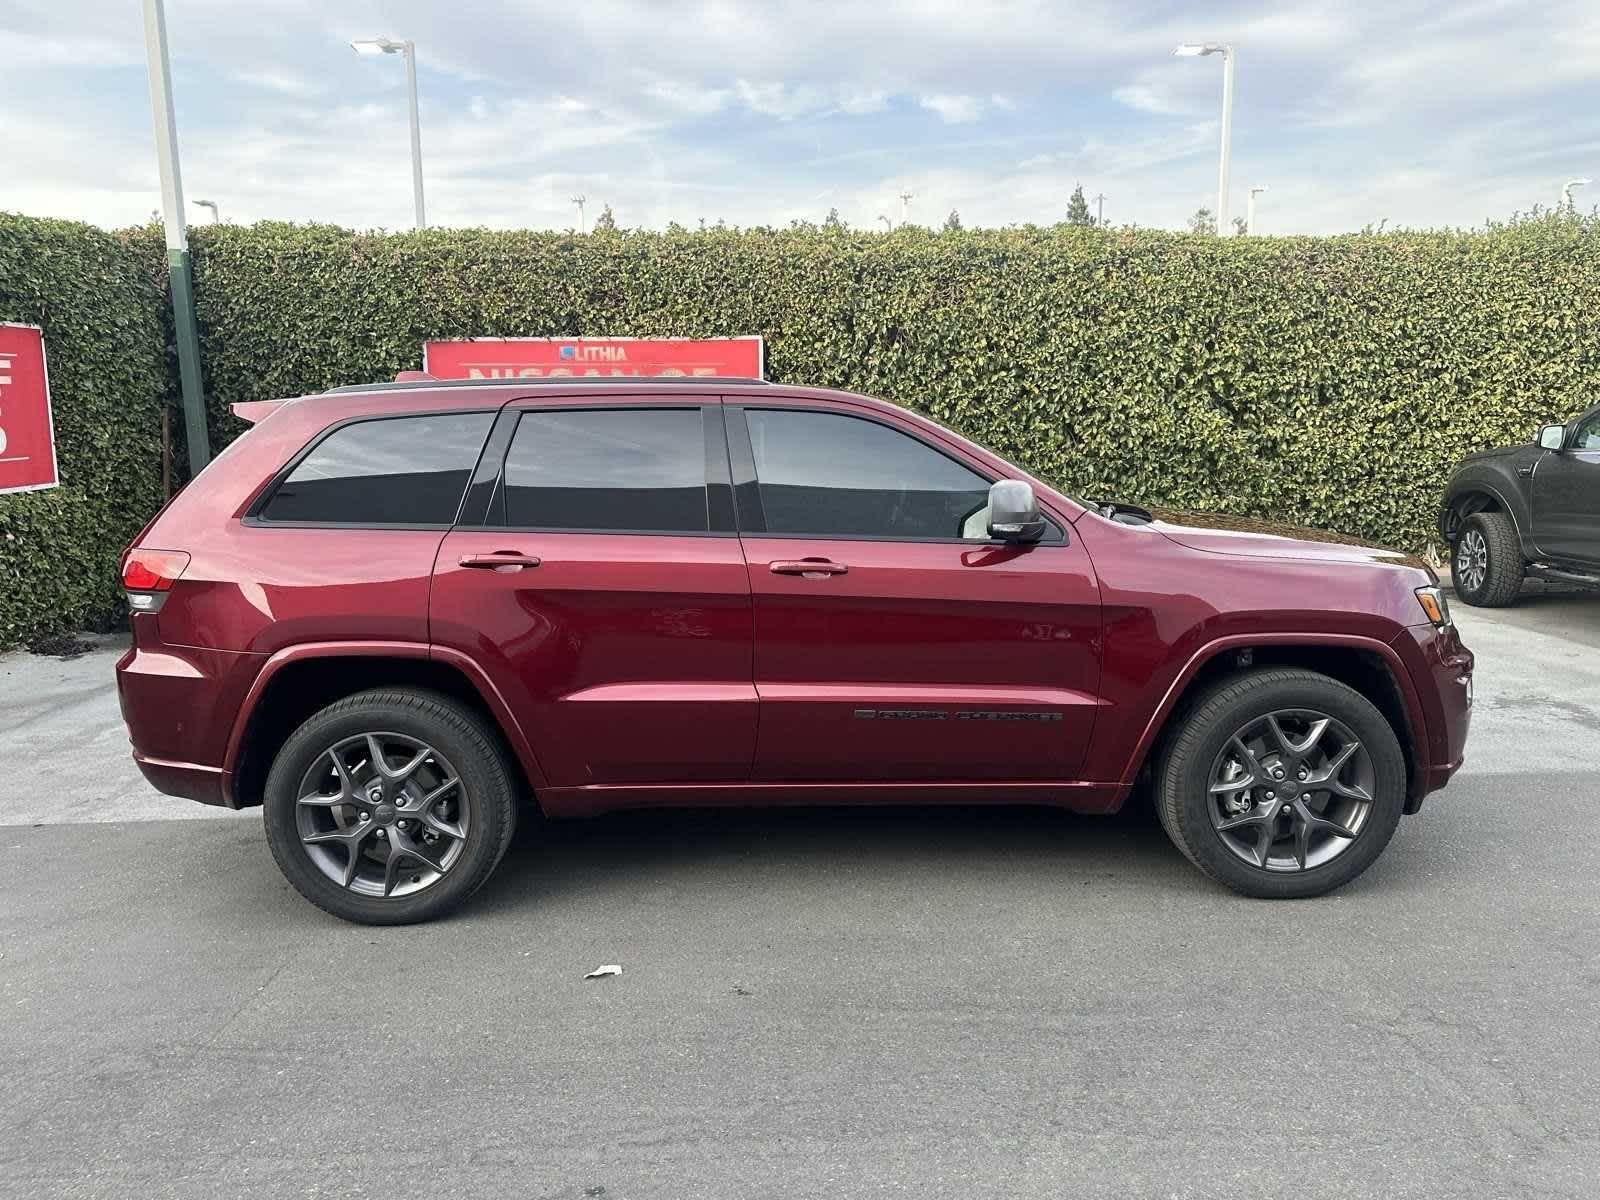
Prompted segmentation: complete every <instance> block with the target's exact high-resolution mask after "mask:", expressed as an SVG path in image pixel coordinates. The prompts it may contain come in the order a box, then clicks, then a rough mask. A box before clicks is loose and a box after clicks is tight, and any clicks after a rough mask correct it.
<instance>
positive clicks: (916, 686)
mask: <svg viewBox="0 0 1600 1200" xmlns="http://www.w3.org/2000/svg"><path fill="white" fill-rule="evenodd" d="M726 413H727V416H728V433H729V444H730V448H731V450H732V456H733V470H734V476H735V490H736V495H737V501H738V513H739V520H740V525H741V537H742V540H743V542H744V547H745V557H746V559H747V560H748V562H749V565H750V584H751V589H752V592H753V595H754V597H755V631H756V658H755V678H756V689H757V691H758V692H759V693H760V696H761V725H760V735H759V738H758V745H757V751H756V765H755V778H756V779H758V780H762V781H782V780H793V781H806V780H812V781H835V782H847V781H854V780H877V781H893V780H921V779H941V780H950V781H962V780H1018V781H1039V780H1070V779H1073V778H1075V777H1076V773H1077V771H1078V768H1079V766H1080V765H1081V763H1082V761H1083V756H1084V751H1085V748H1086V746H1087V741H1088V737H1089V733H1090V730H1091V727H1092V724H1093V720H1094V714H1095V697H1096V694H1097V691H1098V687H1099V672H1100V657H1099V637H1100V597H1099V587H1098V583H1097V581H1096V578H1095V575H1094V570H1093V567H1092V566H1091V565H1090V562H1089V558H1088V555H1087V553H1086V552H1085V551H1084V549H1083V547H1082V546H1081V545H1079V544H1078V543H1077V542H1076V540H1075V539H1073V538H1072V537H1071V536H1070V531H1069V530H1068V528H1067V526H1066V523H1065V522H1062V521H1056V522H1055V525H1054V528H1053V529H1052V531H1051V533H1050V534H1049V535H1048V536H1047V539H1046V540H1045V541H1044V542H1043V543H1041V544H1036V545H1032V546H1016V545H1006V544H1003V543H1000V542H995V541H992V540H990V539H989V537H988V536H987V530H986V521H985V520H984V516H983V509H984V506H985V504H986V501H987V494H988V488H989V484H990V483H991V482H992V480H991V478H990V477H989V476H988V475H987V474H986V473H984V472H982V471H980V470H979V468H978V466H977V465H976V464H973V463H968V462H964V461H963V460H962V459H961V458H959V457H958V456H957V453H956V452H955V450H954V449H953V448H950V447H948V446H944V445H936V444H934V443H933V442H932V441H931V440H925V439H924V437H922V436H920V435H919V432H918V431H916V430H915V428H914V427H912V426H910V425H909V423H908V424H907V425H897V424H896V423H893V422H892V421H889V420H886V419H880V418H879V417H876V416H867V415H864V414H860V413H854V412H850V411H846V410H842V409H830V408H816V407H808V406H805V405H800V404H796V405H794V406H784V407H777V406H773V407H767V406H759V407H758V406H754V405H751V406H747V407H740V406H737V405H734V404H731V403H730V404H729V405H728V406H727V408H726Z"/></svg>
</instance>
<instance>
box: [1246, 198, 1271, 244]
mask: <svg viewBox="0 0 1600 1200" xmlns="http://www.w3.org/2000/svg"><path fill="white" fill-rule="evenodd" d="M1266 190H1267V189H1266V187H1265V186H1261V187H1253V188H1251V189H1250V197H1249V199H1247V200H1246V201H1245V202H1244V231H1245V232H1246V233H1248V234H1250V235H1251V236H1252V237H1253V236H1255V232H1256V193H1257V192H1264V191H1266Z"/></svg>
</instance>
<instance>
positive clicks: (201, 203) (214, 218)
mask: <svg viewBox="0 0 1600 1200" xmlns="http://www.w3.org/2000/svg"><path fill="white" fill-rule="evenodd" d="M189 203H190V204H192V205H194V206H195V207H196V208H209V209H210V210H211V223H212V224H213V225H216V224H218V223H219V222H220V221H221V220H222V213H220V212H219V211H218V210H217V202H216V201H215V200H191V201H189Z"/></svg>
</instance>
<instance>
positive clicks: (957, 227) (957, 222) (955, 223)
mask: <svg viewBox="0 0 1600 1200" xmlns="http://www.w3.org/2000/svg"><path fill="white" fill-rule="evenodd" d="M944 231H945V232H946V233H960V232H961V214H960V213H958V212H957V211H956V210H955V209H953V208H952V209H951V210H950V215H949V216H948V217H946V218H945V219H944Z"/></svg>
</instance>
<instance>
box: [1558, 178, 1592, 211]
mask: <svg viewBox="0 0 1600 1200" xmlns="http://www.w3.org/2000/svg"><path fill="white" fill-rule="evenodd" d="M1591 182H1593V181H1592V180H1589V179H1569V180H1567V181H1566V182H1565V183H1563V184H1562V185H1561V207H1562V208H1571V207H1572V189H1573V188H1580V187H1583V186H1584V185H1585V184H1587V183H1591Z"/></svg>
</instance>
